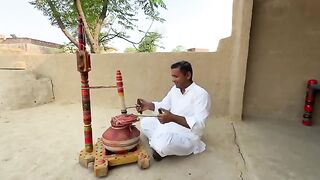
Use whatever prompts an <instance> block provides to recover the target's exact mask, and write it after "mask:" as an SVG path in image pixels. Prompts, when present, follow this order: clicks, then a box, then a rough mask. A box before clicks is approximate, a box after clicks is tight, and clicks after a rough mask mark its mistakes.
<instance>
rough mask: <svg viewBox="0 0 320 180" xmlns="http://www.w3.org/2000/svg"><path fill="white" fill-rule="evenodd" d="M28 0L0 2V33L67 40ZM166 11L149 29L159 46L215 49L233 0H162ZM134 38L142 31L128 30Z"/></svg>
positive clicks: (142, 23) (227, 26)
mask: <svg viewBox="0 0 320 180" xmlns="http://www.w3.org/2000/svg"><path fill="white" fill-rule="evenodd" d="M29 1H30V0H10V1H9V0H8V1H2V2H1V6H0V34H2V35H5V36H6V37H10V34H15V35H16V36H17V37H28V38H34V39H39V40H44V41H49V42H54V43H59V44H63V43H67V42H69V41H68V39H67V38H66V37H65V35H64V34H63V33H62V31H61V30H60V29H59V28H58V27H54V26H52V25H51V24H50V21H49V20H48V17H45V16H44V15H43V14H42V12H41V11H39V10H37V9H35V8H34V7H33V6H32V5H30V4H29V3H28V2H29ZM164 2H165V4H166V6H167V10H161V17H163V18H164V19H166V21H165V22H164V23H154V24H153V26H152V28H151V31H157V32H159V33H161V34H162V35H163V39H162V40H161V42H160V45H161V46H163V47H164V49H159V48H158V51H163V52H166V51H171V50H172V49H173V48H175V47H176V46H178V45H181V46H183V47H185V48H187V49H188V48H205V49H209V51H216V48H217V45H218V43H219V40H220V39H222V38H225V37H229V36H230V35H231V28H232V3H233V0H164ZM149 23H150V22H149V21H147V20H144V19H139V22H138V26H139V28H140V29H144V30H146V29H147V28H148V26H149ZM130 35H131V40H134V41H138V40H140V39H141V36H142V34H137V33H131V34H130ZM110 45H111V46H112V47H114V48H116V49H118V51H119V52H123V50H124V49H125V48H126V47H131V46H132V45H131V44H129V43H127V42H125V41H124V40H114V41H113V42H111V44H110Z"/></svg>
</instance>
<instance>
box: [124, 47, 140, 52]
mask: <svg viewBox="0 0 320 180" xmlns="http://www.w3.org/2000/svg"><path fill="white" fill-rule="evenodd" d="M124 52H125V53H134V52H137V49H136V48H134V47H127V48H126V49H125V50H124Z"/></svg>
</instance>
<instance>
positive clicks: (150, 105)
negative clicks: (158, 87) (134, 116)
mask: <svg viewBox="0 0 320 180" xmlns="http://www.w3.org/2000/svg"><path fill="white" fill-rule="evenodd" d="M148 109H149V110H151V111H154V104H153V102H150V103H148Z"/></svg>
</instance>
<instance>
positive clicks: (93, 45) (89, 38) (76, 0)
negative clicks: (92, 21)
mask: <svg viewBox="0 0 320 180" xmlns="http://www.w3.org/2000/svg"><path fill="white" fill-rule="evenodd" d="M74 3H75V5H76V9H77V11H78V14H79V16H80V17H81V18H82V21H83V25H84V30H85V32H86V35H87V41H88V43H89V45H90V49H91V53H99V52H100V49H99V43H95V39H94V38H93V37H92V34H91V32H90V29H89V26H88V23H87V20H86V17H85V16H84V13H83V10H82V7H81V2H80V0H74Z"/></svg>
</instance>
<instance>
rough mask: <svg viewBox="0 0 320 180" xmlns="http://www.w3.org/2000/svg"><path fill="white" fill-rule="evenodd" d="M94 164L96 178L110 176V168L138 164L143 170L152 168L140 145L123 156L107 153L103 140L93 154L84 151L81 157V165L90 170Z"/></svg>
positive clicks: (145, 152)
mask: <svg viewBox="0 0 320 180" xmlns="http://www.w3.org/2000/svg"><path fill="white" fill-rule="evenodd" d="M90 162H94V167H93V172H94V175H95V176H96V177H102V176H106V175H107V174H108V166H118V165H122V164H129V163H134V162H138V166H139V167H140V168H141V169H146V168H148V167H149V166H150V156H149V155H148V153H147V151H146V150H145V148H144V146H143V145H142V144H141V143H140V144H139V145H138V146H137V148H136V150H134V151H132V152H126V153H122V154H112V153H109V154H108V152H107V151H106V149H105V148H104V146H103V144H102V140H101V138H98V142H97V143H96V144H95V145H94V147H93V152H91V153H88V152H85V150H82V151H81V152H80V155H79V163H80V164H81V165H82V166H84V167H86V168H88V164H89V163H90Z"/></svg>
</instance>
